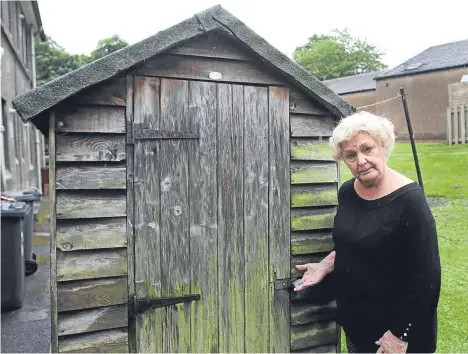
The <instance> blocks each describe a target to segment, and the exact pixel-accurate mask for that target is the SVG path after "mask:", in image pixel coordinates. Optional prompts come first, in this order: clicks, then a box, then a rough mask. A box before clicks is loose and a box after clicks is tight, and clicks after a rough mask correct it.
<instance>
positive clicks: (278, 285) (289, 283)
mask: <svg viewBox="0 0 468 354" xmlns="http://www.w3.org/2000/svg"><path fill="white" fill-rule="evenodd" d="M300 279H302V278H301V277H295V278H286V279H278V280H275V281H274V289H275V290H283V289H292V288H293V287H294V283H295V282H296V281H297V280H300Z"/></svg>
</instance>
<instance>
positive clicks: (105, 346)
mask: <svg viewBox="0 0 468 354" xmlns="http://www.w3.org/2000/svg"><path fill="white" fill-rule="evenodd" d="M59 351H60V352H62V353H126V352H128V333H127V329H126V328H125V329H114V330H109V331H100V332H94V333H88V334H84V335H75V336H69V337H65V338H60V339H59Z"/></svg>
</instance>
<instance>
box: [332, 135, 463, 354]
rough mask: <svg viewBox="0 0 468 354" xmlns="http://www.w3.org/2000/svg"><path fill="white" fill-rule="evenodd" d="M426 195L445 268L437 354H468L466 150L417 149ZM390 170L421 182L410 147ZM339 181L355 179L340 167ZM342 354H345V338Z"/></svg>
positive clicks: (398, 152) (398, 150)
mask: <svg viewBox="0 0 468 354" xmlns="http://www.w3.org/2000/svg"><path fill="white" fill-rule="evenodd" d="M416 149H417V152H418V157H419V164H420V167H421V174H422V179H423V184H424V190H425V193H426V196H427V197H428V200H429V202H430V204H431V208H432V212H433V214H434V217H435V219H436V224H437V233H438V237H439V248H440V257H441V263H442V291H441V296H440V302H439V311H438V318H439V335H438V345H437V352H439V353H454V352H455V353H466V352H468V331H467V329H466V328H467V325H466V324H467V323H468V307H467V304H468V222H467V218H468V145H458V146H448V145H445V144H437V143H417V145H416ZM388 165H389V166H390V167H392V168H393V169H395V170H396V171H398V172H400V173H402V174H404V175H405V176H407V177H409V178H411V179H413V180H414V181H418V179H417V175H416V169H415V167H414V166H415V165H414V160H413V153H412V150H411V145H410V144H407V143H404V144H403V143H400V144H399V143H397V145H396V147H395V150H394V152H393V154H392V156H391V157H390V158H389V160H388ZM341 176H342V177H341V180H342V181H345V180H347V179H349V178H351V177H352V176H351V173H350V172H349V170H348V169H347V168H346V166H344V164H343V165H342V167H341ZM341 348H342V352H343V353H346V352H347V348H346V343H345V340H344V335H342V336H341Z"/></svg>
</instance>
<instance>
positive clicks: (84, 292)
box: [57, 277, 127, 311]
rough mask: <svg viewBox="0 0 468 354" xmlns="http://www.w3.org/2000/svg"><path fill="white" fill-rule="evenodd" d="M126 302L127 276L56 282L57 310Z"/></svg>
mask: <svg viewBox="0 0 468 354" xmlns="http://www.w3.org/2000/svg"><path fill="white" fill-rule="evenodd" d="M125 303H127V278H126V277H120V278H108V279H92V280H80V281H71V282H64V283H58V303H57V306H58V311H72V310H81V309H89V308H94V307H102V306H111V305H118V304H125Z"/></svg>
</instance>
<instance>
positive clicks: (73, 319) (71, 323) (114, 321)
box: [58, 305, 128, 336]
mask: <svg viewBox="0 0 468 354" xmlns="http://www.w3.org/2000/svg"><path fill="white" fill-rule="evenodd" d="M127 319H128V309H127V305H118V306H109V307H101V308H97V309H91V310H83V311H78V312H65V313H61V314H59V316H58V334H59V335H60V336H63V335H70V334H78V333H86V332H96V331H101V330H104V329H112V328H121V327H125V326H127V322H128V321H127Z"/></svg>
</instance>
